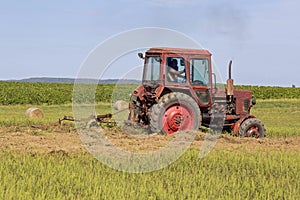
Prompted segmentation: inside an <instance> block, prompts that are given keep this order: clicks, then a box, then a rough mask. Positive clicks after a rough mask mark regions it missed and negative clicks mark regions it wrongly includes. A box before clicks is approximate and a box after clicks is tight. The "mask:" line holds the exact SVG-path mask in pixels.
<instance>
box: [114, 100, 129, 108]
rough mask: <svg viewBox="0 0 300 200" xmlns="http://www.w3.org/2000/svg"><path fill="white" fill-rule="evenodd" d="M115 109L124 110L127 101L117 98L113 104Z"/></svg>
mask: <svg viewBox="0 0 300 200" xmlns="http://www.w3.org/2000/svg"><path fill="white" fill-rule="evenodd" d="M114 109H115V110H125V109H128V103H127V102H126V101H122V100H118V101H116V103H115V104H114Z"/></svg>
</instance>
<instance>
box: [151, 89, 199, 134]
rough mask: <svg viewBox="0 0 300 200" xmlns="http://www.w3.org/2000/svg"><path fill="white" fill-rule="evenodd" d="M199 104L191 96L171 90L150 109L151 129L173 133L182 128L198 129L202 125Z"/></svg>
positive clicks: (155, 131)
mask: <svg viewBox="0 0 300 200" xmlns="http://www.w3.org/2000/svg"><path fill="white" fill-rule="evenodd" d="M201 120H202V119H201V112H200V109H199V106H198V104H197V103H196V102H195V100H194V99H193V98H191V97H190V96H188V95H186V94H183V93H179V92H171V93H168V94H165V95H164V96H163V97H161V98H160V100H159V101H158V103H157V104H154V105H153V106H152V108H151V110H150V131H151V132H154V133H163V134H172V133H175V132H177V131H180V130H198V129H199V127H200V125H201Z"/></svg>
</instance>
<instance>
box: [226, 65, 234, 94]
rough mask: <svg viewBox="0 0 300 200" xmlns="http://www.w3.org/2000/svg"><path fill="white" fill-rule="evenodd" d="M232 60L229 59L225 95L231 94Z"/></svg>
mask: <svg viewBox="0 0 300 200" xmlns="http://www.w3.org/2000/svg"><path fill="white" fill-rule="evenodd" d="M231 65H232V60H230V61H229V70H228V79H227V96H231V97H232V96H233V79H231Z"/></svg>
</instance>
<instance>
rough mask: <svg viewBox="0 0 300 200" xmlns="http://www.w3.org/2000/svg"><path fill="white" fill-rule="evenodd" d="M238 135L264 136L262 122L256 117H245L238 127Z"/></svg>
mask: <svg viewBox="0 0 300 200" xmlns="http://www.w3.org/2000/svg"><path fill="white" fill-rule="evenodd" d="M239 135H240V136H241V137H255V138H263V137H265V127H264V124H263V123H262V122H261V121H260V120H259V119H257V118H248V119H246V120H245V121H244V122H243V123H242V124H241V126H240V128H239Z"/></svg>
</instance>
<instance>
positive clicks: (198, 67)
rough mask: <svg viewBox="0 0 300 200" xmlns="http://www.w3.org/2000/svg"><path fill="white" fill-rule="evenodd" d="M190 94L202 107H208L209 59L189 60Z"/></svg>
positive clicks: (210, 97) (209, 93) (209, 86)
mask: <svg viewBox="0 0 300 200" xmlns="http://www.w3.org/2000/svg"><path fill="white" fill-rule="evenodd" d="M189 66H190V67H189V69H190V72H189V73H190V77H189V79H190V84H191V92H192V94H193V95H194V97H196V99H197V100H198V103H199V104H200V105H202V106H209V105H211V102H212V95H211V86H212V84H211V79H212V77H211V64H210V59H209V58H196V57H195V58H193V57H190V58H189Z"/></svg>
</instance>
